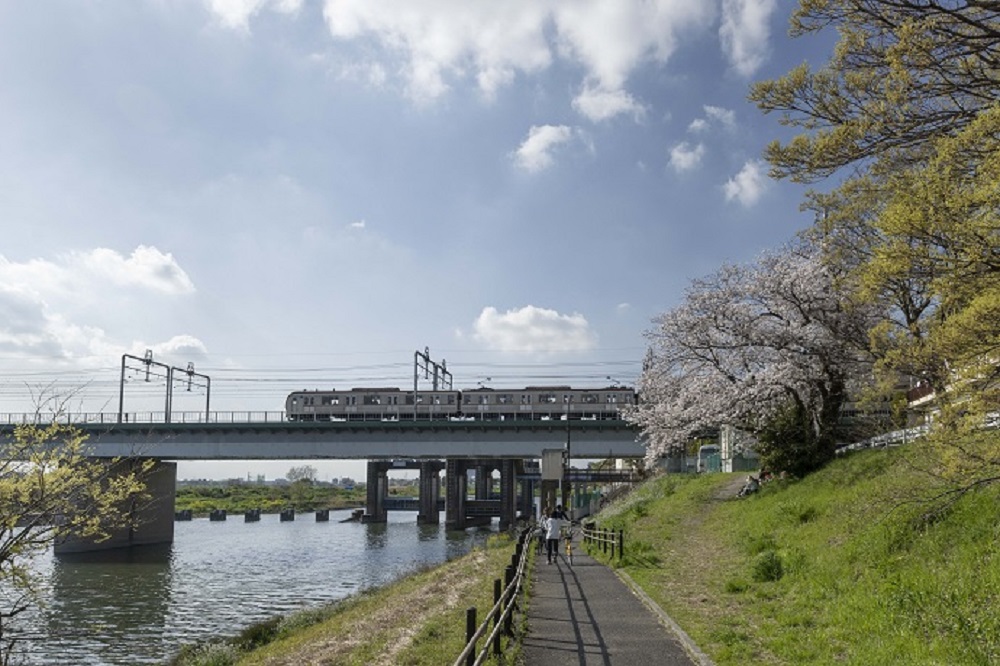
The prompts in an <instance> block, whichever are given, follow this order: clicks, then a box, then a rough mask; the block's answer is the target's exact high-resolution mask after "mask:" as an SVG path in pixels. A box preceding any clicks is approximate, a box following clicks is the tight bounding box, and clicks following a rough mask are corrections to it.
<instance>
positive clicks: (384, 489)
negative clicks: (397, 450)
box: [361, 460, 389, 523]
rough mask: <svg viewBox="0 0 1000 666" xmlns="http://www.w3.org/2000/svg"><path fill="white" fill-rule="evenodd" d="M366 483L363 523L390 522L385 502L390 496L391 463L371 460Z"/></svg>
mask: <svg viewBox="0 0 1000 666" xmlns="http://www.w3.org/2000/svg"><path fill="white" fill-rule="evenodd" d="M366 483H367V485H366V489H365V494H366V502H365V515H364V516H362V517H361V522H363V523H385V522H388V520H389V510H388V509H387V508H386V506H385V500H386V497H388V495H389V463H387V462H381V461H378V460H369V461H368V478H367V482H366Z"/></svg>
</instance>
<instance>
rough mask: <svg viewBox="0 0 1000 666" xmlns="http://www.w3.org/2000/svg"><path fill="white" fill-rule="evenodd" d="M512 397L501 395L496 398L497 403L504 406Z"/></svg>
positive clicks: (506, 394) (505, 394) (508, 394)
mask: <svg viewBox="0 0 1000 666" xmlns="http://www.w3.org/2000/svg"><path fill="white" fill-rule="evenodd" d="M512 397H513V396H511V394H510V393H501V394H500V395H498V396H497V402H499V403H500V404H501V405H506V404H508V403H510V401H511V399H512Z"/></svg>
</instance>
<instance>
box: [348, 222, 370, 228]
mask: <svg viewBox="0 0 1000 666" xmlns="http://www.w3.org/2000/svg"><path fill="white" fill-rule="evenodd" d="M365 226H367V223H366V222H365V221H364V220H358V221H357V222H351V224H350V227H351V229H364V228H365Z"/></svg>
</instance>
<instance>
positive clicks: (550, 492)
mask: <svg viewBox="0 0 1000 666" xmlns="http://www.w3.org/2000/svg"><path fill="white" fill-rule="evenodd" d="M558 491H559V482H558V481H553V480H551V479H542V490H541V504H542V512H545V511H552V510H554V509H555V508H556V504H559V502H558V501H557V500H556V495H558Z"/></svg>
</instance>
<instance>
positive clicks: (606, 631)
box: [524, 544, 699, 666]
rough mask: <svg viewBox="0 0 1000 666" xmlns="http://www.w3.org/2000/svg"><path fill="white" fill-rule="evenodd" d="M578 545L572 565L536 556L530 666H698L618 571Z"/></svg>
mask: <svg viewBox="0 0 1000 666" xmlns="http://www.w3.org/2000/svg"><path fill="white" fill-rule="evenodd" d="M574 545H575V546H576V548H574V554H573V566H570V565H569V563H568V562H567V561H566V560H565V557H564V556H563V555H560V557H559V560H558V562H556V563H555V564H551V565H550V564H547V563H546V562H545V555H544V554H542V555H541V556H539V557H536V558H535V571H534V582H533V583H532V589H531V600H530V606H529V608H528V635H527V636H526V637H525V640H524V663H525V664H526V666H570V665H572V666H592V665H594V664H600V665H601V666H633V665H634V666H653V665H654V664H655V665H657V666H659V665H662V666H693V665H694V666H697V664H698V663H699V662H695V661H692V659H691V657H689V656H688V654H687V652H685V650H684V648H683V647H682V645H681V642H680V640H679V639H678V638H677V637H676V636H675V634H674V633H672V632H671V631H670V630H668V629H667V627H665V626H664V625H663V624H661V623H660V621H659V620H658V618H657V615H656V614H655V613H654V612H653V611H651V610H650V609H649V608H647V607H646V605H645V604H644V603H643V602H642V601H641V600H640V599H639V597H637V596H636V595H635V594H634V593H633V592H632V591H631V590H630V589H629V588H628V586H627V585H625V583H623V582H622V581H621V579H619V578H618V576H617V575H615V573H614V571H612V570H611V569H609V568H608V567H606V566H604V565H603V564H600V563H598V562H595V561H594V560H593V559H591V558H590V557H588V556H587V555H586V554H585V553H584V552H583V548H582V547H579V546H578V545H577V544H574Z"/></svg>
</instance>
